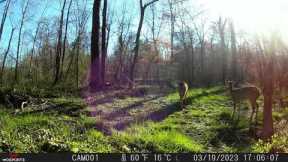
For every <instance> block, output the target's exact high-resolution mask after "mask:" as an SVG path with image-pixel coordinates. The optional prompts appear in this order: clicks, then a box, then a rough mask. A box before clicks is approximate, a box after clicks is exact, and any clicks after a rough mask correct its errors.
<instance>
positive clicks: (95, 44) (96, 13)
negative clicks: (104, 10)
mask: <svg viewBox="0 0 288 162" xmlns="http://www.w3.org/2000/svg"><path fill="white" fill-rule="evenodd" d="M100 5H101V0H94V4H93V15H92V34H91V63H90V64H91V65H90V82H89V84H90V88H91V90H95V89H97V88H99V86H100V82H99V81H100V48H99V36H100Z"/></svg>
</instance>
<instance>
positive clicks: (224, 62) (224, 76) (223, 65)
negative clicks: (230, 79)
mask: <svg viewBox="0 0 288 162" xmlns="http://www.w3.org/2000/svg"><path fill="white" fill-rule="evenodd" d="M226 22H227V20H226V19H225V20H223V19H222V18H221V17H220V18H219V20H218V22H217V28H218V32H219V37H220V54H221V68H222V83H223V84H225V81H226V79H227V51H226V44H225V26H226Z"/></svg>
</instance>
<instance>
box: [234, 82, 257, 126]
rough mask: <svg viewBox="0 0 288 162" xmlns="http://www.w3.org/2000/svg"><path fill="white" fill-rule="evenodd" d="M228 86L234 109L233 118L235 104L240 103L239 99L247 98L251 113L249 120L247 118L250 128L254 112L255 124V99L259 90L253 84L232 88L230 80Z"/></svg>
mask: <svg viewBox="0 0 288 162" xmlns="http://www.w3.org/2000/svg"><path fill="white" fill-rule="evenodd" d="M228 87H229V91H230V94H231V97H232V100H233V108H234V109H233V114H232V118H234V113H235V111H236V106H237V104H239V103H241V101H245V100H248V101H249V102H250V104H251V107H252V113H251V116H250V120H249V125H250V128H251V122H252V118H253V115H254V114H255V115H256V116H255V125H257V113H258V104H257V99H258V97H259V96H260V90H259V89H258V88H257V87H256V86H253V85H249V86H243V87H241V88H234V87H233V82H232V81H228ZM238 109H239V108H238ZM238 111H239V110H238ZM238 118H239V114H238Z"/></svg>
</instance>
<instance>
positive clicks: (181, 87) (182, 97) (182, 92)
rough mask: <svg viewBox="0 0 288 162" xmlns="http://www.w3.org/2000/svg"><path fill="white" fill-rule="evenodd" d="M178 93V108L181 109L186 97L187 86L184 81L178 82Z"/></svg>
mask: <svg viewBox="0 0 288 162" xmlns="http://www.w3.org/2000/svg"><path fill="white" fill-rule="evenodd" d="M178 91H179V96H180V106H181V108H183V105H184V100H185V99H186V96H187V91H188V84H187V83H186V82H185V81H182V82H179V83H178Z"/></svg>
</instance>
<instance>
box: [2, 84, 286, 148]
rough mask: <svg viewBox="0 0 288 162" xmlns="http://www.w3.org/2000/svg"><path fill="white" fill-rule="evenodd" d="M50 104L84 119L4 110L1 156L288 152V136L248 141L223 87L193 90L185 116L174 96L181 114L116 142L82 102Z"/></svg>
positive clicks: (170, 101)
mask: <svg viewBox="0 0 288 162" xmlns="http://www.w3.org/2000/svg"><path fill="white" fill-rule="evenodd" d="M162 99H163V98H162ZM123 100H124V101H123V102H121V103H123V104H128V105H129V104H133V102H135V101H138V100H139V99H136V98H131V97H127V98H125V99H123ZM50 101H51V102H54V103H56V104H57V105H61V106H62V108H61V109H64V110H65V109H67V110H70V109H71V108H75V109H76V108H77V111H76V113H77V114H78V115H75V114H74V115H71V114H70V113H67V112H66V111H63V113H37V114H24V115H11V113H10V112H9V111H8V110H5V109H3V108H0V116H1V118H0V152H8V151H15V152H21V153H22V152H25V153H26V152H34V153H37V152H67V151H69V152H70V151H71V152H100V153H101V152H103V153H107V152H169V153H176V152H250V151H253V152H269V151H271V150H280V151H284V152H287V151H288V150H287V148H288V144H287V141H288V139H287V134H286V135H285V132H282V134H276V135H275V136H274V137H273V140H272V142H271V143H267V142H263V141H260V140H259V141H255V140H253V139H252V138H250V137H249V136H248V120H247V117H246V116H242V117H241V118H240V120H239V122H235V121H232V120H231V111H232V103H231V99H230V98H229V97H227V95H226V94H225V91H224V89H223V88H222V87H213V88H209V89H205V88H197V89H191V90H189V92H188V99H187V103H188V105H187V106H186V107H185V108H184V109H183V110H181V109H180V106H179V103H178V101H179V96H178V94H177V93H176V92H175V93H171V94H169V95H167V96H166V97H165V98H164V101H163V102H165V103H166V104H167V105H172V107H171V106H168V107H166V108H173V109H175V110H176V111H173V113H172V114H170V115H169V116H167V117H166V118H165V119H164V120H162V121H159V122H153V121H145V122H140V123H135V124H133V125H131V126H130V127H129V128H127V129H126V130H124V131H121V132H119V131H116V130H115V131H113V132H112V135H111V136H106V135H104V134H103V133H101V132H99V131H97V130H96V129H95V123H96V122H97V120H99V119H98V118H91V117H87V116H85V113H82V112H84V111H86V110H85V109H86V105H85V103H84V102H83V100H81V99H80V98H77V97H69V98H67V97H66V98H65V97H59V98H52V99H50ZM156 103H157V102H156ZM125 106H127V105H125ZM146 106H147V105H146ZM163 108H165V107H163ZM78 110H79V111H78ZM287 114H288V113H287V111H283V112H280V113H274V115H273V116H274V118H275V119H281V118H283V117H286V115H287ZM286 133H287V132H286ZM283 134H284V135H283Z"/></svg>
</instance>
